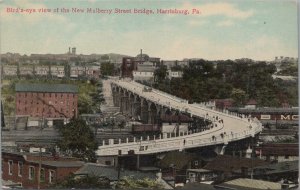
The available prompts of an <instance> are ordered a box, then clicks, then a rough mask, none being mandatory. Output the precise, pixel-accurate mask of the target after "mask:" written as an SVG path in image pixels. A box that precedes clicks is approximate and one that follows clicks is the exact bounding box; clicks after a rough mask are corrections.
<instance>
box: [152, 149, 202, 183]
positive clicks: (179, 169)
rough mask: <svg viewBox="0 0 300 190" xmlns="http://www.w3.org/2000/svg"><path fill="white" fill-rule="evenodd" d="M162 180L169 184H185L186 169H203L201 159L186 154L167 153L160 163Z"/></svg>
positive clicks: (194, 155)
mask: <svg viewBox="0 0 300 190" xmlns="http://www.w3.org/2000/svg"><path fill="white" fill-rule="evenodd" d="M158 165H159V167H160V168H161V169H162V178H163V179H165V180H166V181H170V182H171V183H172V182H174V183H175V184H176V183H185V182H186V171H187V169H200V168H201V167H203V161H202V159H201V157H199V156H197V155H196V154H191V153H186V152H168V153H167V154H166V155H165V156H164V157H163V158H162V159H161V160H160V161H159V164H158Z"/></svg>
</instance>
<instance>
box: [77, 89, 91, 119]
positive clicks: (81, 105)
mask: <svg viewBox="0 0 300 190" xmlns="http://www.w3.org/2000/svg"><path fill="white" fill-rule="evenodd" d="M92 104H93V102H92V99H91V97H90V96H88V95H86V94H79V96H78V112H79V114H84V113H85V114H90V113H93V109H92Z"/></svg>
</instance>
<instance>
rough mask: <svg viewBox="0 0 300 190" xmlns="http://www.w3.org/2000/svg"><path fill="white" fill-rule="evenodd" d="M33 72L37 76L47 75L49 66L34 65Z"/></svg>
mask: <svg viewBox="0 0 300 190" xmlns="http://www.w3.org/2000/svg"><path fill="white" fill-rule="evenodd" d="M35 74H36V75H37V76H48V75H49V74H50V67H49V66H44V65H40V66H36V67H35Z"/></svg>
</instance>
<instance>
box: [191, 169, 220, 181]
mask: <svg viewBox="0 0 300 190" xmlns="http://www.w3.org/2000/svg"><path fill="white" fill-rule="evenodd" d="M217 177H218V176H217V174H216V173H215V172H213V171H211V170H206V169H203V168H200V169H187V170H186V179H187V182H190V183H193V182H206V183H209V182H211V183H212V182H213V181H215V180H216V178H217Z"/></svg>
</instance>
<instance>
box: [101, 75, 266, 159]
mask: <svg viewBox="0 0 300 190" xmlns="http://www.w3.org/2000/svg"><path fill="white" fill-rule="evenodd" d="M111 88H112V89H111V90H112V96H113V103H114V105H115V106H119V107H120V111H121V112H122V113H123V114H126V115H128V116H130V117H132V118H137V119H140V120H142V121H143V123H148V124H156V123H157V122H158V120H159V118H160V117H161V116H163V115H166V114H173V115H174V114H185V115H188V116H189V117H191V118H193V120H194V121H195V122H194V124H193V125H194V126H196V127H194V128H190V129H189V130H188V131H185V132H177V133H176V131H175V132H174V133H163V134H160V135H153V136H147V137H144V138H143V137H140V138H135V137H134V138H126V139H118V140H117V141H116V140H114V139H109V140H108V142H107V141H103V143H102V145H101V146H99V147H98V150H97V152H96V153H97V155H99V156H113V155H118V154H122V155H126V154H129V153H130V152H133V151H134V154H137V155H146V154H153V153H161V152H166V151H175V150H179V151H181V150H184V149H190V148H197V147H204V146H211V145H218V146H219V147H221V153H223V152H224V149H225V147H226V145H227V144H228V143H229V142H233V141H238V140H242V139H245V138H249V137H254V136H255V135H256V134H258V133H260V132H261V131H262V125H261V123H260V122H259V121H258V120H257V119H256V118H249V117H246V116H245V115H241V114H239V115H238V114H236V113H230V112H228V111H227V110H222V111H217V110H214V109H212V108H209V107H208V106H207V104H206V103H201V104H189V102H188V101H187V100H184V99H181V98H178V97H175V96H173V95H170V94H167V93H165V92H162V91H159V90H156V89H152V88H150V87H147V86H144V85H142V84H139V83H137V82H134V81H131V80H129V79H128V80H125V79H123V80H117V79H115V80H112V81H111ZM197 121H205V123H206V124H207V125H206V126H199V124H197V123H199V122H197Z"/></svg>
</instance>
